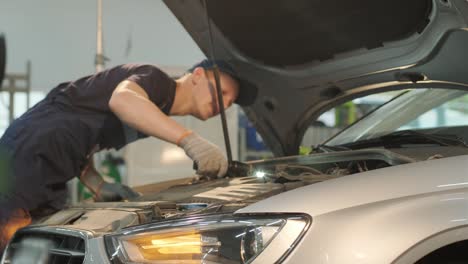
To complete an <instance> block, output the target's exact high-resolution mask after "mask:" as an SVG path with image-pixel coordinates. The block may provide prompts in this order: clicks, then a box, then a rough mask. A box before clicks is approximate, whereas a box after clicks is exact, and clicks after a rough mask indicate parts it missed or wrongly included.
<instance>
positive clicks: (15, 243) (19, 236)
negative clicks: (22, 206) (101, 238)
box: [4, 230, 86, 264]
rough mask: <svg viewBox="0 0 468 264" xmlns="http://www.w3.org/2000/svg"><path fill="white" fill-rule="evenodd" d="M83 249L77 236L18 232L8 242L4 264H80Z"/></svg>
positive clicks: (83, 256) (82, 243) (83, 245)
mask: <svg viewBox="0 0 468 264" xmlns="http://www.w3.org/2000/svg"><path fill="white" fill-rule="evenodd" d="M85 248H86V247H85V240H84V239H83V237H81V236H79V235H76V236H74V235H71V234H60V233H51V232H41V231H30V230H28V231H20V232H17V233H16V235H15V237H14V238H13V240H12V241H11V242H10V244H9V246H8V250H7V251H6V252H5V259H4V263H13V264H14V263H53V264H59V263H60V264H78V263H80V264H81V263H83V261H84V258H85Z"/></svg>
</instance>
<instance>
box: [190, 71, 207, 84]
mask: <svg viewBox="0 0 468 264" xmlns="http://www.w3.org/2000/svg"><path fill="white" fill-rule="evenodd" d="M203 76H205V69H203V68H202V67H196V68H195V69H194V70H193V72H192V84H193V85H197V83H198V82H199V81H200V79H201V78H203Z"/></svg>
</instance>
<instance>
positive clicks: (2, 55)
mask: <svg viewBox="0 0 468 264" xmlns="http://www.w3.org/2000/svg"><path fill="white" fill-rule="evenodd" d="M5 68H6V40H5V36H4V35H3V34H0V89H2V81H3V77H4V76H5Z"/></svg>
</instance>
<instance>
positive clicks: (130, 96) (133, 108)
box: [109, 88, 186, 143]
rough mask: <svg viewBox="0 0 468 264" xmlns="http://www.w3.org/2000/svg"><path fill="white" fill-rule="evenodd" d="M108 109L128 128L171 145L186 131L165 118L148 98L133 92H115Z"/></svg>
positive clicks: (168, 118)
mask: <svg viewBox="0 0 468 264" xmlns="http://www.w3.org/2000/svg"><path fill="white" fill-rule="evenodd" d="M140 89H141V88H140ZM109 107H110V109H111V110H112V111H113V112H114V113H115V114H116V115H117V116H118V117H119V118H120V119H121V120H122V121H123V122H125V123H127V124H128V125H129V126H131V127H133V128H135V129H137V130H138V131H141V132H143V133H145V134H146V135H149V136H153V137H157V138H160V139H162V140H165V141H168V142H171V143H175V142H176V141H177V139H178V138H179V137H180V136H181V135H182V134H183V133H184V132H185V131H186V128H184V127H183V126H181V125H180V124H178V123H177V122H176V121H174V120H173V119H171V118H170V117H168V116H166V115H165V114H164V113H163V112H162V111H161V110H160V109H159V108H158V107H157V106H156V105H154V104H153V103H152V102H151V101H150V100H149V99H148V98H146V97H145V96H144V95H141V94H139V93H138V92H135V91H133V90H129V89H121V90H120V91H118V92H115V93H114V94H113V95H112V98H111V100H110V101H109Z"/></svg>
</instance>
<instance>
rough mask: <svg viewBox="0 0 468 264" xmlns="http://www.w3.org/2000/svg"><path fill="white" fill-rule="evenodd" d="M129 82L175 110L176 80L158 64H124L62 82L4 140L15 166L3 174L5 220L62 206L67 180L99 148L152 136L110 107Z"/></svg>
mask: <svg viewBox="0 0 468 264" xmlns="http://www.w3.org/2000/svg"><path fill="white" fill-rule="evenodd" d="M124 80H130V81H133V82H136V83H137V84H139V86H141V87H142V88H143V89H144V90H145V91H146V93H147V94H148V96H149V98H150V100H151V101H152V102H153V103H154V104H155V105H157V106H158V107H159V108H160V109H161V110H162V111H163V112H164V113H166V114H169V111H170V109H171V107H172V103H173V100H174V96H175V86H176V83H175V81H174V80H172V79H171V78H170V77H169V76H167V75H166V74H165V73H164V72H162V71H161V70H159V69H158V68H157V67H155V66H153V65H146V64H125V65H120V66H117V67H114V68H111V69H108V70H105V71H102V72H100V73H97V74H95V75H91V76H86V77H83V78H81V79H79V80H76V81H73V82H67V83H61V84H59V85H58V86H57V87H56V88H54V89H53V90H52V91H51V92H50V93H49V94H48V95H47V96H46V98H45V99H44V100H42V101H41V102H39V103H38V104H37V105H35V106H34V107H33V108H31V109H30V110H28V111H27V112H26V113H25V114H23V115H22V116H21V117H20V118H18V119H16V120H15V121H13V123H12V124H11V125H10V126H9V127H8V129H7V131H6V132H5V134H4V135H3V136H2V138H1V139H0V152H1V153H3V155H4V159H3V162H4V163H6V164H7V165H9V169H6V170H7V172H5V173H2V174H1V175H0V221H1V219H2V218H5V217H7V216H8V213H9V212H11V210H12V209H14V208H23V209H26V210H28V211H31V212H34V211H35V210H36V211H37V209H40V210H41V208H49V209H50V208H51V209H55V210H58V209H61V208H62V207H63V206H64V203H65V198H66V189H65V183H66V182H67V181H68V180H70V179H72V178H73V177H77V176H79V175H80V172H81V170H82V169H83V168H84V166H85V165H86V164H87V162H88V156H89V154H90V153H91V151H92V150H93V149H94V148H96V146H97V147H98V148H99V149H108V148H115V149H119V148H121V147H123V146H125V145H126V144H128V143H130V142H132V141H135V140H136V139H139V138H143V137H146V135H144V134H142V133H140V132H138V131H136V130H134V129H132V128H130V127H128V126H126V125H125V124H123V123H122V122H121V121H120V120H119V119H118V118H117V116H116V115H115V114H114V113H113V112H112V111H111V110H110V109H109V105H108V102H109V99H110V98H111V95H112V92H113V91H114V89H115V88H116V87H117V85H118V84H119V83H120V82H122V81H124ZM8 158H9V162H5V160H7V159H8ZM32 216H33V217H34V215H32Z"/></svg>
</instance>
